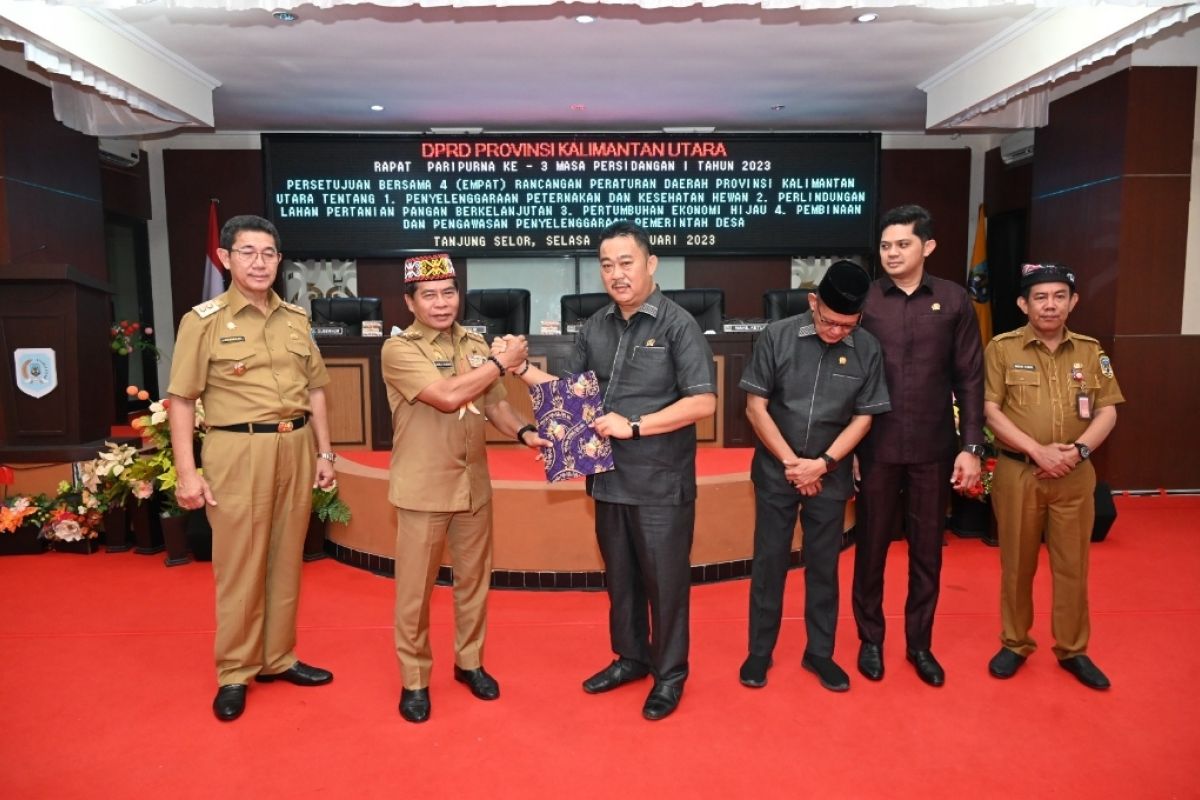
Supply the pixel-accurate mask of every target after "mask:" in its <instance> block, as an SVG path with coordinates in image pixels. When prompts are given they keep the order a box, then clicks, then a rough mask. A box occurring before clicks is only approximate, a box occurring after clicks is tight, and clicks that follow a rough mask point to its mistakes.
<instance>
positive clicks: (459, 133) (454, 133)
mask: <svg viewBox="0 0 1200 800" xmlns="http://www.w3.org/2000/svg"><path fill="white" fill-rule="evenodd" d="M429 132H430V133H439V134H448V135H450V136H462V135H463V134H466V133H483V128H430V129H429Z"/></svg>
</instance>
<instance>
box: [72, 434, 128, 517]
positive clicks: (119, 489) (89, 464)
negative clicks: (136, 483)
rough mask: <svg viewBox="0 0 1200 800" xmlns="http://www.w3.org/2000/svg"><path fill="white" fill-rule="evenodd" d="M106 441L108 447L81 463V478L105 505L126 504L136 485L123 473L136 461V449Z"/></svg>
mask: <svg viewBox="0 0 1200 800" xmlns="http://www.w3.org/2000/svg"><path fill="white" fill-rule="evenodd" d="M104 444H105V447H106V449H105V450H101V451H100V452H99V453H98V454H97V455H96V457H95V458H94V459H92V460H91V461H85V462H83V463H82V464H81V465H80V468H79V472H80V481H81V483H82V485H83V488H84V489H86V490H87V491H89V492H91V493H92V494H94V495H96V496H97V497H99V498H100V499H101V501H102V502H103V504H104V506H105V507H106V508H107V507H113V506H120V505H124V503H125V501H126V500H127V499H128V498H129V495H130V493H131V491H132V490H133V488H134V487H133V486H131V485H130V483H129V482H128V481H127V480H125V478H124V477H123V476H124V474H125V471H126V470H128V469H129V468H130V467H132V466H133V465H134V463H135V461H136V460H137V454H138V452H137V448H135V447H133V446H132V445H127V444H117V443H116V442H105V443H104Z"/></svg>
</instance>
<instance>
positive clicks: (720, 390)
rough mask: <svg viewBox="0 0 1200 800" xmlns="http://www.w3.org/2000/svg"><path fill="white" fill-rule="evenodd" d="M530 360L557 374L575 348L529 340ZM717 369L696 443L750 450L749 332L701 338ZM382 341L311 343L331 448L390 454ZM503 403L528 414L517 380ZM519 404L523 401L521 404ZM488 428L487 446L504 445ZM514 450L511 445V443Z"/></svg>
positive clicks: (510, 380)
mask: <svg viewBox="0 0 1200 800" xmlns="http://www.w3.org/2000/svg"><path fill="white" fill-rule="evenodd" d="M528 338H529V353H530V358H531V359H532V360H533V361H534V363H536V364H537V365H538V366H539V367H542V368H543V369H545V370H546V371H547V372H550V373H555V374H557V373H559V372H561V371H562V370H563V369H564V368H565V367H566V364H567V360H568V359H569V358H570V357H571V355H572V354H573V353H574V350H575V336H574V335H573V334H564V335H562V336H530V337H528ZM706 338H707V339H708V343H709V346H710V347H711V348H712V350H713V360H714V362H715V364H716V368H717V411H716V413H715V414H714V415H713V416H712V417H711V418H709V419H707V420H702V421H701V422H700V423H699V424H698V425H697V431H696V435H697V438H698V440H699V441H700V443H701V444H702V445H706V446H716V447H752V446H753V445H754V442H755V439H754V433H753V431H752V430H751V429H750V424H749V423H748V422H747V421H746V393H745V392H743V391H742V390H741V389H739V388H738V382H739V381H740V380H741V378H742V372H743V371H744V370H745V368H746V362H747V361H748V360H749V359H750V353H751V349H752V348H753V345H754V334H749V333H723V334H717V335H713V336H708V337H706ZM384 341H385V339H383V338H372V337H362V336H336V337H328V338H320V339H318V340H317V344H318V346H319V347H320V349H321V354H322V356H324V358H325V365H326V367H327V368H328V369H329V373H330V378H331V379H332V380H331V382H330V384H329V386H327V387H326V389H325V392H326V396H327V398H328V402H329V417H330V420H329V422H330V436H331V438H332V439H333V445H334V446H335V447H338V446H343V447H351V446H356V447H370V448H371V449H372V450H390V449H391V447H392V416H391V410H390V409H389V408H388V402H387V390H386V388H385V387H384V384H383V371H382V368H381V366H380V351H381V349H382V347H383V342H384ZM505 386H506V387H507V388H508V394H509V402H510V403H512V404H513V407H514V408H516V409H517V413H519V414H521V415H523V416H526V417H527V416H529V415H530V414H531V407H530V405H529V395H528V393H526V392H525V391H523V389H524V384H523V383H521V380H520V378H516V377H514V376H508V377H506V378H505ZM522 400H524V402H523V403H522ZM507 441H508V439H507V437H504V436H501V435H500V432H499V431H497V430H496V429H495V428H492V427H491V426H490V425H489V426H488V442H495V443H497V444H499V443H502V442H507ZM514 446H516V445H515V443H514Z"/></svg>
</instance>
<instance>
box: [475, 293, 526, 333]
mask: <svg viewBox="0 0 1200 800" xmlns="http://www.w3.org/2000/svg"><path fill="white" fill-rule="evenodd" d="M529 306H530V301H529V290H528V289H471V290H469V291H468V292H467V294H466V305H465V307H464V309H463V321H464V323H465V322H467V321H478V322H481V323H483V324H484V325H486V326H487V335H488V336H507V335H508V334H512V335H514V336H525V335H527V334H528V333H529Z"/></svg>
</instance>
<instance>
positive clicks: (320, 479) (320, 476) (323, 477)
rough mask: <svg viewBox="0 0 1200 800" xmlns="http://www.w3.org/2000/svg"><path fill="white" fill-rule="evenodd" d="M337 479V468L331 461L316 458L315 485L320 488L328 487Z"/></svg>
mask: <svg viewBox="0 0 1200 800" xmlns="http://www.w3.org/2000/svg"><path fill="white" fill-rule="evenodd" d="M336 480H337V470H336V469H334V468H333V462H332V461H326V460H325V459H323V458H318V459H317V486H319V487H320V488H322V489H328V488H329V487H330V486H333V484H334V481H336Z"/></svg>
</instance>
